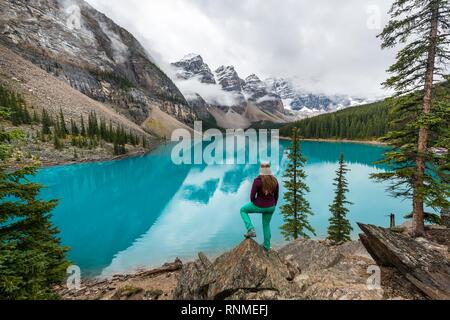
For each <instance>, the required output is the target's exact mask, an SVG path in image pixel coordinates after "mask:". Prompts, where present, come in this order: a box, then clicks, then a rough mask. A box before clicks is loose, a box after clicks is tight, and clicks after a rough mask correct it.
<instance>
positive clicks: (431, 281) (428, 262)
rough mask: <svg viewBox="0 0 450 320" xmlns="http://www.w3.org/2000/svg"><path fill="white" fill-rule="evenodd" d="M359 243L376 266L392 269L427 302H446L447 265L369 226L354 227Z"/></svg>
mask: <svg viewBox="0 0 450 320" xmlns="http://www.w3.org/2000/svg"><path fill="white" fill-rule="evenodd" d="M358 225H359V227H360V228H361V230H362V231H363V232H364V234H361V235H360V239H361V242H362V243H363V245H364V246H365V247H366V249H367V251H368V252H369V253H370V255H371V256H372V257H373V258H374V260H375V261H376V262H377V263H378V265H380V266H386V267H387V266H389V267H395V268H396V269H397V270H398V271H399V272H400V273H402V274H403V275H404V276H405V277H406V279H408V280H409V281H410V282H411V283H412V284H413V285H414V286H416V287H417V288H418V289H419V290H421V291H422V292H423V293H424V294H425V295H427V296H428V297H429V298H431V299H439V300H450V262H449V260H448V258H447V257H446V256H444V255H443V254H440V253H439V252H437V251H434V250H430V249H427V248H426V247H425V246H424V245H423V244H421V243H420V242H418V241H415V240H414V239H413V238H410V237H408V236H406V235H403V234H398V233H394V232H391V231H389V230H388V229H383V228H380V227H376V226H373V225H365V224H361V223H360V224H358Z"/></svg>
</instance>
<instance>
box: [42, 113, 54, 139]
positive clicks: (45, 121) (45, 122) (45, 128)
mask: <svg viewBox="0 0 450 320" xmlns="http://www.w3.org/2000/svg"><path fill="white" fill-rule="evenodd" d="M41 119H42V134H43V135H45V134H51V133H52V130H51V129H50V128H51V127H52V126H53V121H52V118H51V117H50V115H49V114H48V112H47V110H45V109H43V110H42V117H41Z"/></svg>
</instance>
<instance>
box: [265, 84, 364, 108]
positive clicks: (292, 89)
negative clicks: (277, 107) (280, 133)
mask: <svg viewBox="0 0 450 320" xmlns="http://www.w3.org/2000/svg"><path fill="white" fill-rule="evenodd" d="M265 83H266V84H267V86H268V87H269V88H271V90H272V92H274V93H276V94H278V95H279V96H280V97H281V98H282V99H283V104H284V107H285V108H286V109H287V110H292V111H294V112H295V111H298V112H300V113H305V112H308V113H310V114H317V113H325V112H332V111H336V110H340V109H344V108H347V107H353V106H357V105H361V104H365V103H368V101H369V100H367V99H363V98H359V97H351V96H348V95H326V94H317V93H310V92H306V91H304V90H303V89H301V88H299V86H297V85H296V84H295V82H294V81H293V80H291V79H284V78H269V79H267V80H265ZM308 110H309V111H308Z"/></svg>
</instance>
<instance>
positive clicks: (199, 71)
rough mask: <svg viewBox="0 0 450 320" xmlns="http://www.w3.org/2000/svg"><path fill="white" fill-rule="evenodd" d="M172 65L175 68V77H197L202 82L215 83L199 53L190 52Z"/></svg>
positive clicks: (186, 78)
mask: <svg viewBox="0 0 450 320" xmlns="http://www.w3.org/2000/svg"><path fill="white" fill-rule="evenodd" d="M172 65H173V66H174V67H175V68H177V77H178V78H180V79H184V80H188V79H191V78H194V77H198V78H199V80H200V82H202V83H210V84H215V83H216V80H215V79H214V74H213V73H212V72H211V69H210V68H209V66H208V65H207V64H206V63H205V62H204V61H203V58H202V56H201V55H199V54H195V53H190V54H188V55H186V56H184V57H183V59H181V60H180V61H178V62H174V63H172Z"/></svg>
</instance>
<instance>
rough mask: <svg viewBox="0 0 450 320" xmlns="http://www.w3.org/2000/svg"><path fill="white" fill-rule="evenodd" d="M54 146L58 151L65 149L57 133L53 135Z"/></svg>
mask: <svg viewBox="0 0 450 320" xmlns="http://www.w3.org/2000/svg"><path fill="white" fill-rule="evenodd" d="M53 146H54V147H55V149H56V150H62V149H63V148H64V145H63V143H62V142H61V140H60V139H59V136H58V134H57V133H56V132H55V133H54V134H53Z"/></svg>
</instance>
